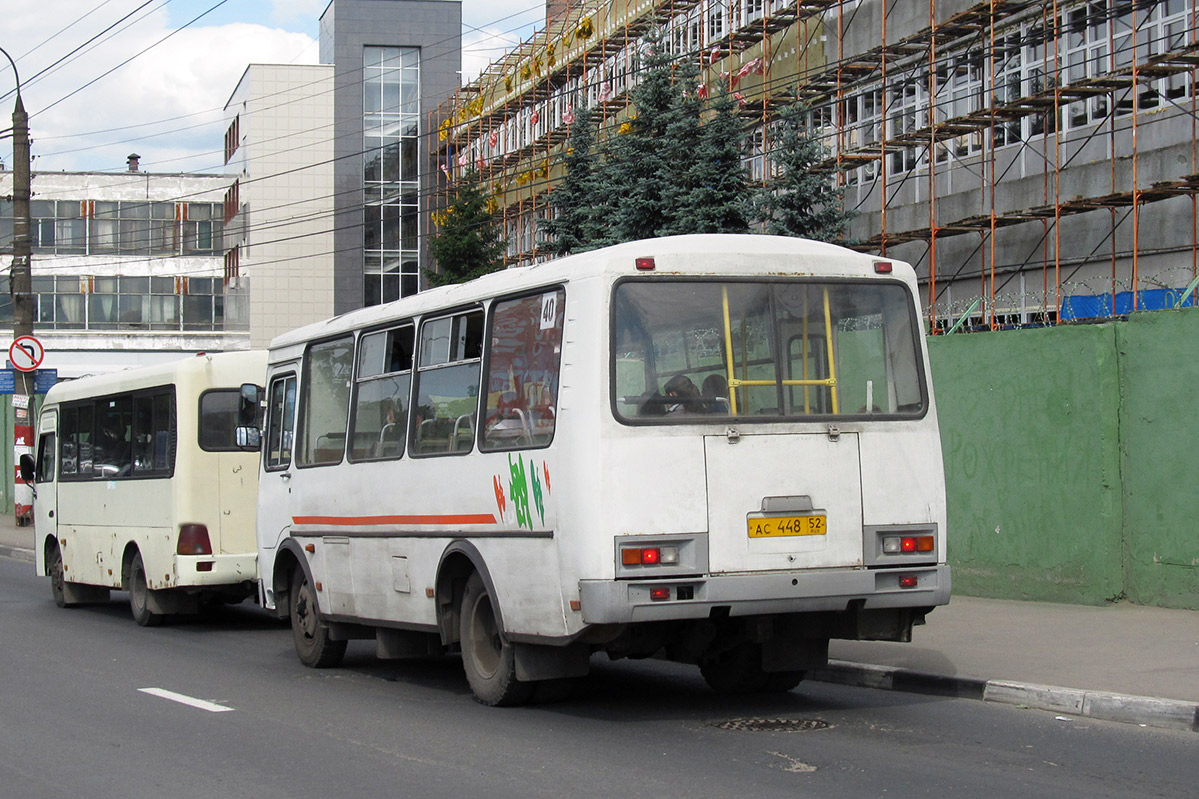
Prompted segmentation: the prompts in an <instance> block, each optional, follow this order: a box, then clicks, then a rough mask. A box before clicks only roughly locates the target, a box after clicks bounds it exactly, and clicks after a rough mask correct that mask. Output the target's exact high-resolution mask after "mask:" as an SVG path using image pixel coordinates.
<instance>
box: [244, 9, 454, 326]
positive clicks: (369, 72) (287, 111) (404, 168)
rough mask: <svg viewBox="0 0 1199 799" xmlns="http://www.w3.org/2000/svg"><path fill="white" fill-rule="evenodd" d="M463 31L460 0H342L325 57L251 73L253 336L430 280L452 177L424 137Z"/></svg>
mask: <svg viewBox="0 0 1199 799" xmlns="http://www.w3.org/2000/svg"><path fill="white" fill-rule="evenodd" d="M460 40H461V5H460V3H458V2H455V1H453V0H333V2H331V3H330V4H329V6H328V7H327V9H326V10H325V12H324V14H323V15H322V17H321V25H320V58H321V61H322V63H321V64H319V65H315V66H300V65H257V64H256V65H251V66H250V67H249V68H248V69H247V70H246V73H245V75H244V76H243V78H242V80H241V82H240V83H239V84H238V87H237V88H236V89H235V90H234V92H233V95H232V96H231V98H230V100H229V102H228V104H227V105H226V116H227V118H228V123H229V128H228V132H227V134H226V143H225V148H226V161H227V164H228V167H229V175H230V178H231V179H232V180H235V181H236V182H235V183H234V185H233V188H231V189H230V191H231V196H230V199H229V205H228V212H229V218H228V220H227V231H228V232H227V236H226V249H227V256H226V258H227V262H228V270H227V271H228V275H229V277H230V279H232V280H234V281H235V282H237V281H243V282H245V283H248V285H249V287H250V296H251V298H252V299H251V314H250V341H251V344H252V346H265V345H266V344H267V343H269V342H270V340H271V339H272V338H273V337H274V336H276V335H278V334H279V333H282V332H284V331H287V330H291V329H293V328H295V327H299V326H301V325H304V324H307V323H309V322H314V321H318V320H320V319H324V318H327V317H329V316H333V315H335V314H338V313H343V312H345V311H349V310H352V309H354V308H359V307H362V306H363V305H375V304H379V303H381V302H388V301H390V300H394V299H397V298H398V297H400V296H402V295H407V294H412V293H415V292H417V291H419V290H420V288H421V285H422V283H421V274H422V270H423V269H424V268H425V264H426V263H427V261H428V254H427V240H426V235H427V231H426V230H425V223H424V221H423V220H424V219H425V218H427V205H426V203H427V198H428V197H429V196H431V195H432V194H433V193H434V192H435V191H436V189H437V185H438V180H439V173H438V172H437V170H436V169H435V166H434V164H435V162H434V154H433V153H432V152H431V149H430V146H429V143H428V137H426V136H425V135H424V134H425V130H426V128H427V125H428V119H429V118H430V117H431V115H432V114H433V111H434V110H435V109H436V108H437V107H438V105H439V104H440V103H441V102H442V101H444V100H445V98H447V97H448V96H449V95H450V93H451V92H453V91H454V90H455V89H457V88H458V86H459V84H460V80H461V78H460V69H461V54H460Z"/></svg>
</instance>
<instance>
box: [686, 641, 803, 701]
mask: <svg viewBox="0 0 1199 799" xmlns="http://www.w3.org/2000/svg"><path fill="white" fill-rule="evenodd" d="M699 672H700V674H702V675H703V677H704V680H705V681H706V682H707V683H708V686H709V687H711V688H712V690H714V691H716V692H717V693H721V694H781V693H786V692H787V691H790V690H791V689H792V688H794V687H795V686H797V685H799V684H800V682H802V681H803V678H804V672H802V671H766V670H765V669H763V668H762V648H761V647H760V646H758V645H756V644H742V645H740V646H738V647H735V648H733V649H731V650H729V651H728V652H724V653H722V654H721V655H720V656H719V657H717V658H714V659H711V660H707V661H704V662H702V663H700V665H699Z"/></svg>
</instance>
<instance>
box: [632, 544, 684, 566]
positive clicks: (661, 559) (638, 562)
mask: <svg viewBox="0 0 1199 799" xmlns="http://www.w3.org/2000/svg"><path fill="white" fill-rule="evenodd" d="M678 562H679V548H678V547H677V546H670V547H621V549H620V563H621V565H623V566H657V565H663V566H672V565H674V564H677V563H678Z"/></svg>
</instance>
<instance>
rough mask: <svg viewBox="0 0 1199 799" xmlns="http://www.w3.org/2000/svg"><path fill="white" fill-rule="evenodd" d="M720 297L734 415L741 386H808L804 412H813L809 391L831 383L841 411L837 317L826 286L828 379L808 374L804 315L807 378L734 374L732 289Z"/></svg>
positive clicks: (805, 329)
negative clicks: (757, 377) (835, 352)
mask: <svg viewBox="0 0 1199 799" xmlns="http://www.w3.org/2000/svg"><path fill="white" fill-rule="evenodd" d="M720 300H721V306H722V311H723V314H724V349H725V352H726V353H727V356H726V360H727V366H726V369H727V371H728V383H729V411H730V413H731V414H732V415H733V416H736V415H737V391H736V390H737V389H738V388H740V387H741V386H777V385H780V384H781V385H784V386H804V413H811V407H810V403H809V399H808V391H809V387H810V386H827V387H828V389H829V394H830V396H831V400H832V406H833V413H838V412H839V409H838V400H837V365H836V363H834V361H833V320H832V312H831V309H830V308H829V299H828V289H827V288H826V289H824V338H825V342H826V345H827V347H828V371H829V376H828V377H826V378H809V377H808V318H807V316H806V315H805V316H804V323H803V363H804V366H803V374H804V376H803V379H801V380H749V379H748V378H747V377H734V376H733V373H734V372H735V371H736V368H737V366H736V362H735V361H734V360H733V320H732V317H731V315H730V313H729V290H728V287H727V286H721V287H720ZM741 343H742V345H743V347H744V344H745V325H744V324H742V330H741ZM746 355H747V354H746V353H744V352H743V353H742V358H741V362H742V364H743V366H745V365H746V362H747V361H748V358H747V357H746Z"/></svg>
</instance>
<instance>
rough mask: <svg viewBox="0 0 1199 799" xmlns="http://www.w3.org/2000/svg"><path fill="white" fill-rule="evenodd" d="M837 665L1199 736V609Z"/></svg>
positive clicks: (843, 647)
mask: <svg viewBox="0 0 1199 799" xmlns="http://www.w3.org/2000/svg"><path fill="white" fill-rule="evenodd" d="M32 546H33V528H32V527H17V526H16V524H15V523H14V521H13V517H12V513H11V512H10V513H8V514H7V515H5V516H0V557H9V558H16V559H18V560H26V561H29V562H31V563H32V561H33V551H32ZM30 568H32V566H30ZM48 590H49V589H47V591H48ZM829 657H830V658H831V661H830V663H829V666H828V668H826V669H822V670H820V671H819V672H817V673H815V674H812V675H810V678H811V679H815V680H821V681H825V682H836V683H843V684H848V685H860V686H866V687H872V688H884V689H891V690H898V691H909V692H914V693H925V694H935V695H940V696H960V697H967V698H972V699H981V700H985V701H992V702H1004V703H1007V704H1015V705H1020V706H1024V707H1031V708H1037V709H1041V710H1048V711H1052V712H1056V713H1060V714H1063V715H1070V716H1088V717H1091V718H1101V719H1108V720H1111V721H1125V722H1132V723H1137V724H1144V725H1148V726H1153V727H1167V728H1173V729H1184V730H1191V731H1194V732H1199V611H1192V610H1170V609H1167V608H1150V607H1139V606H1136V605H1127V604H1120V605H1111V606H1106V607H1089V606H1083V605H1056V604H1050V603H1046V602H1016V601H1010V600H1000V599H978V598H975V597H963V596H955V597H954V598H953V600H952V601H951V602H950V603H949V604H948V605H947V606H945V607H940V608H937V609H936V610H934V611H933V612H932V613H930V614H929V616H928V623H927V624H925V625H924V626H921V627H917V628H915V629H914V630H913V631H912V643H910V644H897V643H888V642H876V641H833V642H832V643H831V644H830V645H829Z"/></svg>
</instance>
